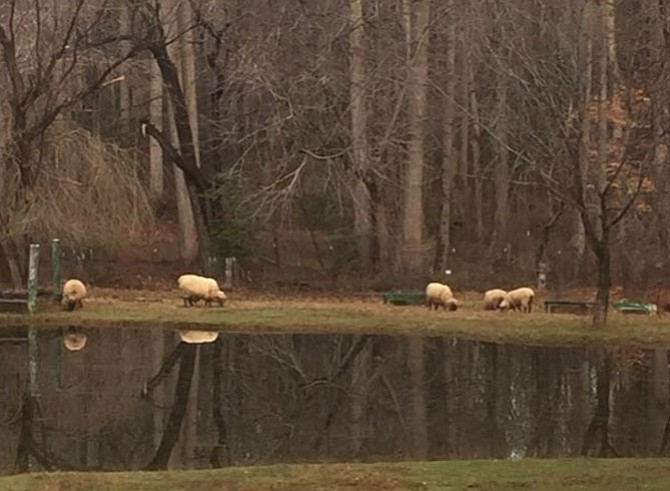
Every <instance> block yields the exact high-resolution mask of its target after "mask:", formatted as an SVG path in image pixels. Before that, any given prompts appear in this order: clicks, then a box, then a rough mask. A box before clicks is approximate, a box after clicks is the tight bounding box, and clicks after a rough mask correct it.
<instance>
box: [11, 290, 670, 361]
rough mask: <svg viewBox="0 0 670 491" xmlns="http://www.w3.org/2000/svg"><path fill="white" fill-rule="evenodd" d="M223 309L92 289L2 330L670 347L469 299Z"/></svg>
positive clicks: (275, 300) (643, 332)
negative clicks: (452, 305) (450, 303)
mask: <svg viewBox="0 0 670 491" xmlns="http://www.w3.org/2000/svg"><path fill="white" fill-rule="evenodd" d="M231 296H232V297H233V298H232V300H231V301H230V302H229V303H228V304H227V305H226V306H225V307H223V308H220V307H211V308H205V307H203V306H198V307H193V308H185V307H183V306H182V304H181V302H180V299H179V295H178V293H177V292H150V291H131V290H94V292H93V294H92V295H91V299H90V300H88V301H87V302H86V305H85V308H84V309H83V310H78V311H75V312H64V311H62V310H59V309H58V308H56V307H55V306H53V305H45V306H43V308H41V310H40V313H38V314H36V315H35V316H32V317H31V316H28V315H17V314H0V326H3V325H4V326H25V325H28V324H29V323H34V324H35V325H38V326H62V325H70V326H79V327H166V328H188V329H205V330H206V329H215V330H219V331H227V332H247V333H261V332H262V333H344V334H354V333H357V334H360V333H369V334H389V335H407V334H421V335H440V336H453V337H459V338H468V339H473V340H481V341H492V342H501V343H503V342H504V343H522V344H530V345H547V346H576V345H585V344H598V345H632V346H637V347H654V348H658V347H662V346H667V347H670V317H668V316H665V317H664V316H660V317H659V316H653V317H648V316H645V315H623V314H619V313H617V312H614V311H612V312H611V314H610V322H609V325H608V326H607V327H606V328H603V329H594V328H593V327H591V325H590V318H589V317H587V316H577V315H570V314H545V313H544V312H541V311H540V309H536V312H533V313H531V314H522V313H519V312H507V313H500V312H486V311H483V310H482V308H481V305H480V301H479V296H477V295H476V294H473V295H472V296H471V297H470V298H468V297H466V298H464V304H463V306H462V308H461V309H459V310H458V311H457V312H445V311H438V312H435V311H429V310H427V309H426V308H425V307H422V306H406V307H396V306H392V305H385V304H382V303H381V300H380V298H381V297H376V298H374V297H371V298H354V297H333V298H306V297H304V296H303V297H290V296H288V297H267V296H265V297H261V296H256V295H249V294H247V295H245V296H242V295H240V296H238V297H235V295H231Z"/></svg>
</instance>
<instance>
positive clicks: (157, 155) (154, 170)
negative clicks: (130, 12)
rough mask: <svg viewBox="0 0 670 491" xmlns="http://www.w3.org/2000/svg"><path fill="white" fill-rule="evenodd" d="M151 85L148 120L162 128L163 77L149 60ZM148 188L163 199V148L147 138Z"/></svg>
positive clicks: (159, 129) (156, 196)
mask: <svg viewBox="0 0 670 491" xmlns="http://www.w3.org/2000/svg"><path fill="white" fill-rule="evenodd" d="M149 65H150V77H151V82H150V83H151V87H150V92H149V98H150V100H149V120H150V121H151V122H152V123H153V125H154V126H155V127H156V129H158V131H162V130H163V79H162V78H161V72H160V70H159V68H158V64H157V63H156V62H155V61H154V60H149ZM149 188H150V189H151V196H152V198H153V199H155V200H157V201H160V200H162V199H163V188H164V184H163V150H162V149H161V146H160V145H159V144H158V142H157V141H156V140H155V139H153V138H150V139H149Z"/></svg>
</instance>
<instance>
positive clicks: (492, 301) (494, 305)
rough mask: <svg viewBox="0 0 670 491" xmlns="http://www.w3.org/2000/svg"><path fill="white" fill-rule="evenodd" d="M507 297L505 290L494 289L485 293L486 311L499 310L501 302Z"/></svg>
mask: <svg viewBox="0 0 670 491" xmlns="http://www.w3.org/2000/svg"><path fill="white" fill-rule="evenodd" d="M506 296H507V292H506V291H505V290H501V289H500V288H494V289H493V290H488V291H487V292H485V293H484V310H497V309H498V306H499V305H500V302H502V301H503V300H504V299H505V297H506Z"/></svg>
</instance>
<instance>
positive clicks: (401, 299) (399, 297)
mask: <svg viewBox="0 0 670 491" xmlns="http://www.w3.org/2000/svg"><path fill="white" fill-rule="evenodd" d="M383 300H384V303H390V304H391V305H423V304H425V303H426V293H425V292H395V293H387V294H386V295H384V297H383Z"/></svg>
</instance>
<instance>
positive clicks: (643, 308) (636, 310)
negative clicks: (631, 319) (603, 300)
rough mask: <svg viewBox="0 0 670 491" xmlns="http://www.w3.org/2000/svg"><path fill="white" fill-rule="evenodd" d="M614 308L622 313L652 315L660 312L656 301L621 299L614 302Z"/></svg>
mask: <svg viewBox="0 0 670 491" xmlns="http://www.w3.org/2000/svg"><path fill="white" fill-rule="evenodd" d="M614 308H615V309H616V310H618V311H619V312H621V313H622V314H647V315H652V314H656V313H657V312H658V308H657V307H656V304H655V303H649V302H634V301H631V300H625V299H624V300H620V301H618V302H617V303H615V304H614Z"/></svg>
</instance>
